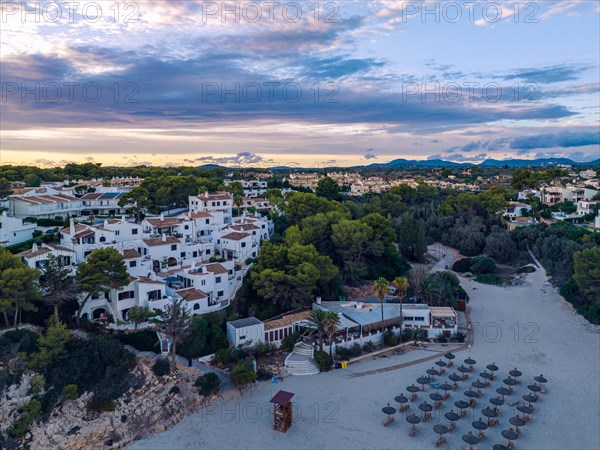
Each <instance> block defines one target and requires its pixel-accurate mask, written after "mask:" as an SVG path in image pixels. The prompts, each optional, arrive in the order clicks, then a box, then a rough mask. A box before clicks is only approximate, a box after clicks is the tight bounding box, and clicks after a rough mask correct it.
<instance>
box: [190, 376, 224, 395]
mask: <svg viewBox="0 0 600 450" xmlns="http://www.w3.org/2000/svg"><path fill="white" fill-rule="evenodd" d="M220 385H221V380H219V377H218V376H217V374H216V373H213V372H209V373H205V374H204V375H202V376H200V377H198V378H197V379H196V382H195V383H194V386H196V387H197V388H198V393H199V394H200V395H202V396H203V397H208V396H210V395H212V394H214V393H216V392H218V391H219V386H220Z"/></svg>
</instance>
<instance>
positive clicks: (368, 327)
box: [362, 316, 402, 333]
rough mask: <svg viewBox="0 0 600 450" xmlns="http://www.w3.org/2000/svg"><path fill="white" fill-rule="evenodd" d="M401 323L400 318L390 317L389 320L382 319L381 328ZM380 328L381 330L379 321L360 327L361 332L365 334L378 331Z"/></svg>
mask: <svg viewBox="0 0 600 450" xmlns="http://www.w3.org/2000/svg"><path fill="white" fill-rule="evenodd" d="M401 323H402V317H400V316H398V317H391V318H389V319H384V321H383V326H384V328H386V327H390V326H392V325H400V324H401ZM380 328H381V321H379V322H373V323H368V324H366V325H363V326H362V330H363V332H367V333H368V332H369V331H373V330H379V329H380Z"/></svg>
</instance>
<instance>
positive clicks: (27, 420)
mask: <svg viewBox="0 0 600 450" xmlns="http://www.w3.org/2000/svg"><path fill="white" fill-rule="evenodd" d="M41 415H42V404H41V403H40V402H39V400H31V401H30V402H29V403H27V404H26V405H25V406H24V407H23V412H22V413H21V415H20V416H19V418H18V419H17V420H15V421H14V423H13V424H12V425H11V426H10V427H8V428H7V429H6V434H8V436H10V437H11V438H20V437H22V436H24V435H25V433H26V432H27V430H28V429H29V427H30V426H31V424H32V423H33V422H35V421H36V420H37V419H38V418H40V417H41Z"/></svg>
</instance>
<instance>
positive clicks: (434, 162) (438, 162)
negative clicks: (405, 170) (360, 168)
mask: <svg viewBox="0 0 600 450" xmlns="http://www.w3.org/2000/svg"><path fill="white" fill-rule="evenodd" d="M554 164H566V165H571V166H597V165H600V159H597V160H595V161H589V162H577V161H573V160H571V159H568V158H554V159H552V158H540V159H505V160H498V159H486V160H485V161H482V162H481V163H479V164H475V163H468V162H467V163H457V162H454V161H445V160H442V159H428V160H410V159H395V160H393V161H390V162H388V163H383V164H370V165H368V166H366V167H410V166H413V167H467V166H478V167H503V166H507V167H540V166H552V165H554Z"/></svg>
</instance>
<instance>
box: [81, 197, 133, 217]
mask: <svg viewBox="0 0 600 450" xmlns="http://www.w3.org/2000/svg"><path fill="white" fill-rule="evenodd" d="M123 194H124V192H92V193H89V194H85V195H84V196H82V197H81V201H82V203H83V212H84V214H93V215H95V216H116V215H121V214H125V213H126V212H127V208H124V207H121V206H119V200H120V199H121V197H122V196H123Z"/></svg>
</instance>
